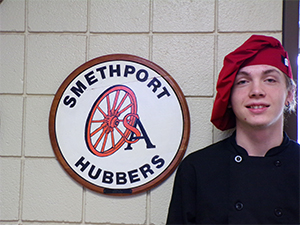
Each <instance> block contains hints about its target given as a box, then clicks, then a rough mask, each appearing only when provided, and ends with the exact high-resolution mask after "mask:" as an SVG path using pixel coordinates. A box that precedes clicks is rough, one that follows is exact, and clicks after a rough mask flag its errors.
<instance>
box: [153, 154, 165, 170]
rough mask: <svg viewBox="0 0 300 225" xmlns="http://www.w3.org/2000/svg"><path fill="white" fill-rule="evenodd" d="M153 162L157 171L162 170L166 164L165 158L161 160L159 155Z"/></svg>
mask: <svg viewBox="0 0 300 225" xmlns="http://www.w3.org/2000/svg"><path fill="white" fill-rule="evenodd" d="M151 162H152V163H153V165H156V164H157V165H156V168H157V169H160V168H161V167H163V165H164V164H165V160H164V159H163V158H159V155H156V156H154V157H153V158H152V160H151Z"/></svg>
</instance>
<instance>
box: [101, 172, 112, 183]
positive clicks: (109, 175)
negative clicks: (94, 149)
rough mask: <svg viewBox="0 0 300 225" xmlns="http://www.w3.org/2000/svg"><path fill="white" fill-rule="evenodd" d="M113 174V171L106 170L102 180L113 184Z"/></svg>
mask: <svg viewBox="0 0 300 225" xmlns="http://www.w3.org/2000/svg"><path fill="white" fill-rule="evenodd" d="M113 176H114V174H113V173H112V172H110V171H104V172H103V179H102V182H103V183H106V184H111V183H112V182H113Z"/></svg>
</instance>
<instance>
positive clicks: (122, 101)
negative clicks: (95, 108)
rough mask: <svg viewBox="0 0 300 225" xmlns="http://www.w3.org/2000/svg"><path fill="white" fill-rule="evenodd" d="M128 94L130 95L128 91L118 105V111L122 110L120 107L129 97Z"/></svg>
mask: <svg viewBox="0 0 300 225" xmlns="http://www.w3.org/2000/svg"><path fill="white" fill-rule="evenodd" d="M127 96H128V93H125V95H124V96H123V98H122V100H121V102H120V104H119V105H118V108H117V109H116V112H118V111H119V110H120V108H121V106H122V105H123V103H124V101H125V99H126V98H127Z"/></svg>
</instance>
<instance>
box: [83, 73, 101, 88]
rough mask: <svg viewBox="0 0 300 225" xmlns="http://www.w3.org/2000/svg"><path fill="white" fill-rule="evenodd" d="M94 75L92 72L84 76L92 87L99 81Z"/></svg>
mask: <svg viewBox="0 0 300 225" xmlns="http://www.w3.org/2000/svg"><path fill="white" fill-rule="evenodd" d="M93 74H94V71H91V72H89V73H88V74H86V75H84V77H85V79H86V81H87V82H88V84H89V85H92V84H94V83H96V82H97V81H98V79H97V78H96V77H95V76H94V75H93ZM91 75H92V76H91Z"/></svg>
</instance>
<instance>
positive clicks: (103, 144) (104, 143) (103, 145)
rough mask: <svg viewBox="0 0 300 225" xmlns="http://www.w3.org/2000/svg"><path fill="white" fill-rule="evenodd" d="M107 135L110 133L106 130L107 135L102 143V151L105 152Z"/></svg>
mask: <svg viewBox="0 0 300 225" xmlns="http://www.w3.org/2000/svg"><path fill="white" fill-rule="evenodd" d="M107 135H108V133H107V132H105V137H104V141H103V143H102V148H101V152H104V148H105V145H106V141H107Z"/></svg>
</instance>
